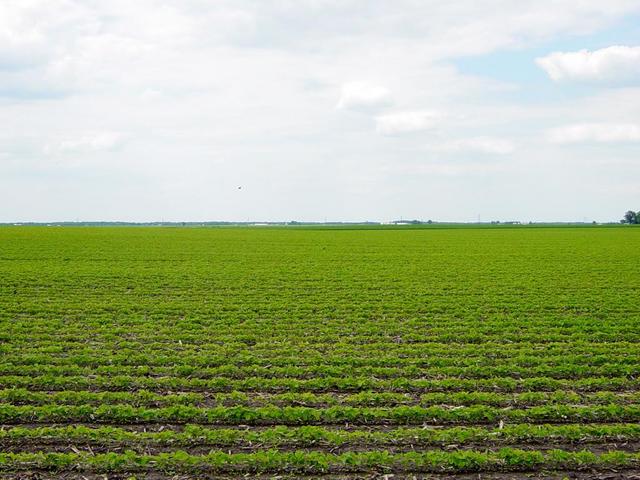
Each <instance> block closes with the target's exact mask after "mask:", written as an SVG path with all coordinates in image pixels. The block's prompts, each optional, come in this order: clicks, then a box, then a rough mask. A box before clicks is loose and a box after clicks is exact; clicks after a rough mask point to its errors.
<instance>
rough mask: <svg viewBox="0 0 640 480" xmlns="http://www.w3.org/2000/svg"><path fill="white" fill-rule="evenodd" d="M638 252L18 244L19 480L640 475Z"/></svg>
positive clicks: (501, 231) (631, 235) (624, 239)
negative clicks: (69, 479) (58, 479)
mask: <svg viewBox="0 0 640 480" xmlns="http://www.w3.org/2000/svg"><path fill="white" fill-rule="evenodd" d="M638 252H640V229H637V228H633V227H626V228H625V227H595V226H594V227H581V228H577V227H574V228H570V227H562V228H560V227H558V228H533V227H524V226H523V227H514V228H505V227H493V228H455V229H454V228H452V229H447V228H405V229H402V228H386V229H385V228H378V229H376V228H369V229H357V228H354V229H347V228H337V229H328V228H326V229H323V228H293V227H291V228H263V229H260V228H253V229H252V228H201V229H198V228H159V227H155V228H126V227H120V228H108V227H96V228H88V227H87V228H80V227H77V228H76V227H64V228H56V227H49V228H47V227H3V228H0V424H2V428H0V452H1V453H0V477H2V478H11V479H18V478H20V479H36V478H37V479H48V478H78V479H80V478H87V479H94V478H95V479H97V478H105V476H104V475H107V478H137V479H142V478H153V479H158V478H247V477H249V478H257V477H264V478H272V477H274V476H276V475H279V476H280V477H279V478H283V477H284V478H286V477H288V476H290V477H292V478H298V477H300V476H305V477H308V478H383V477H384V476H385V475H389V474H393V475H394V476H393V477H387V478H394V479H399V478H414V477H415V478H449V477H456V476H459V477H460V478H478V475H477V474H478V473H480V474H482V478H493V477H495V478H500V479H505V478H521V477H522V475H524V474H527V475H532V476H553V475H557V478H563V477H569V478H575V477H584V478H602V477H604V476H606V478H624V477H625V476H630V475H634V474H635V475H637V474H638V472H640V303H639V302H638V299H639V298H640V256H639V255H638ZM471 474H474V476H473V477H471V476H470V475H471Z"/></svg>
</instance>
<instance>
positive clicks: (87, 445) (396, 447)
mask: <svg viewBox="0 0 640 480" xmlns="http://www.w3.org/2000/svg"><path fill="white" fill-rule="evenodd" d="M502 448H514V449H519V450H538V451H545V450H553V449H559V450H565V451H573V452H575V451H582V450H588V451H590V452H592V453H595V454H597V455H600V454H603V453H607V452H609V451H612V450H617V451H624V452H630V453H635V452H638V451H640V442H638V441H635V442H602V443H595V442H590V443H587V442H576V443H549V442H547V443H538V444H535V443H513V442H511V443H509V442H491V443H489V442H487V443H467V444H451V445H420V444H418V443H406V442H405V443H390V444H383V445H381V444H376V445H371V444H367V443H364V442H363V443H356V444H353V443H352V444H349V445H341V446H334V445H326V444H324V445H323V444H315V445H309V444H307V445H296V444H289V445H280V446H277V447H273V446H270V445H263V444H259V443H254V444H244V445H231V446H229V445H227V446H216V445H206V444H197V443H196V444H191V445H162V446H159V445H151V444H140V443H138V444H128V443H115V442H114V443H110V444H105V443H103V444H100V443H97V442H72V441H60V440H51V441H46V440H44V441H43V440H39V441H35V442H34V441H28V440H24V441H7V440H6V439H5V440H2V441H0V451H2V452H7V453H8V452H12V453H18V452H49V453H51V452H57V453H79V452H87V453H91V454H101V453H123V452H125V451H133V452H136V453H139V454H144V455H157V454H159V453H167V452H175V451H178V450H183V451H186V452H188V453H190V454H192V455H207V454H209V453H210V452H212V451H222V452H225V453H230V454H231V453H252V452H256V451H260V450H272V449H273V450H278V451H281V452H292V451H304V452H324V453H331V454H335V455H339V454H341V453H346V452H370V451H372V450H377V449H384V450H385V451H388V452H390V453H394V454H395V453H403V452H424V451H429V450H441V451H456V450H475V451H481V452H484V451H498V450H500V449H502Z"/></svg>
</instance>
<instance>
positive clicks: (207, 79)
mask: <svg viewBox="0 0 640 480" xmlns="http://www.w3.org/2000/svg"><path fill="white" fill-rule="evenodd" d="M638 112H640V2H638V1H637V0H633V1H631V0H610V1H608V2H606V4H604V3H602V2H597V1H590V0H584V1H581V2H575V1H572V0H571V1H570V0H564V1H562V0H560V1H558V0H556V1H551V0H540V1H535V2H534V1H522V2H512V1H507V0H483V1H479V2H478V1H470V0H457V1H455V2H436V1H428V0H427V1H424V2H413V1H410V0H398V1H395V2H386V1H382V0H379V1H378V0H373V1H370V0H367V1H365V0H341V1H336V0H297V1H295V2H294V1H282V0H280V1H276V0H262V1H249V0H246V1H243V0H235V1H224V0H221V1H219V2H207V1H203V0H183V1H177V0H173V1H170V0H166V1H163V0H139V1H136V2H130V1H124V0H113V1H110V2H98V1H95V0H47V1H45V0H29V1H27V2H25V1H21V0H8V1H6V2H2V3H0V120H1V121H2V125H3V128H2V130H1V131H0V202H1V203H0V204H1V205H2V208H0V222H14V221H15V222H19V221H57V220H128V221H149V220H175V221H183V220H184V221H198V220H247V219H251V220H257V221H260V220H292V219H296V220H324V219H330V220H343V221H356V220H379V221H386V220H392V219H395V218H399V217H403V218H421V219H429V218H430V219H434V220H441V221H447V220H450V221H475V220H477V218H478V215H480V216H481V218H482V219H485V220H491V219H495V220H521V221H530V220H532V221H544V220H558V221H572V220H584V219H587V220H598V221H610V220H616V219H618V218H619V217H620V216H621V215H622V213H623V212H624V211H625V210H627V209H630V208H631V209H638V208H640V186H639V184H638V182H637V178H639V176H640V163H639V162H638V160H637V159H638V158H639V155H638V154H639V153H640V117H639V114H638ZM238 187H242V188H240V189H239V188H238ZM634 207H635V208H634Z"/></svg>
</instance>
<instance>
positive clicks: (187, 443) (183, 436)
mask: <svg viewBox="0 0 640 480" xmlns="http://www.w3.org/2000/svg"><path fill="white" fill-rule="evenodd" d="M639 440H640V425H639V424H638V423H630V424H581V425H576V424H568V425H546V424H542V425H536V424H505V425H503V426H502V427H500V428H490V427H479V426H466V427H449V428H422V427H420V428H411V427H398V428H395V429H384V430H379V431H376V430H370V429H368V428H366V429H349V430H341V429H335V428H327V427H323V426H303V427H288V426H276V427H267V428H263V429H240V428H208V427H206V426H202V425H192V424H187V425H186V426H185V427H184V428H183V429H180V430H173V429H171V428H162V429H160V430H158V431H136V430H130V429H127V428H122V427H112V426H108V427H107V426H102V427H96V428H91V427H86V426H76V425H74V426H63V427H29V428H27V427H20V426H18V427H10V428H3V429H0V444H3V445H6V444H7V442H16V443H17V444H21V442H24V441H29V442H56V441H58V442H64V443H72V442H74V443H76V444H78V443H90V444H92V445H104V446H116V445H117V446H119V447H123V446H125V447H134V446H179V447H191V446H195V445H206V446H215V447H233V446H245V447H252V446H255V445H260V446H262V448H283V447H289V448H291V447H316V448H317V447H322V446H326V447H340V446H362V445H366V446H368V447H371V448H373V447H388V446H392V445H411V446H414V447H416V446H422V447H425V446H436V447H445V446H449V445H469V444H470V445H477V444H484V443H488V444H490V445H500V444H507V443H510V444H518V443H530V444H535V445H540V444H544V445H549V444H551V445H553V444H566V443H578V444H580V445H586V444H588V443H597V442H607V441H615V442H619V443H625V442H634V441H639Z"/></svg>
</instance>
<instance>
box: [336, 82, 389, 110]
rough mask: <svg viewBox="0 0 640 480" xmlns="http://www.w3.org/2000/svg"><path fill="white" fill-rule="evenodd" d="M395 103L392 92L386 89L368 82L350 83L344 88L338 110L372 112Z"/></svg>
mask: <svg viewBox="0 0 640 480" xmlns="http://www.w3.org/2000/svg"><path fill="white" fill-rule="evenodd" d="M392 103H393V101H392V98H391V92H389V90H387V89H386V88H385V87H383V86H380V85H375V84H372V83H366V82H349V83H345V84H344V85H343V86H342V92H341V95H340V100H339V101H338V105H337V108H340V109H345V110H356V111H372V110H378V109H380V108H384V107H388V106H390V105H391V104H392Z"/></svg>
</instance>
